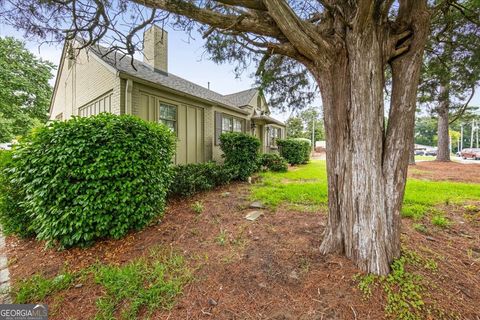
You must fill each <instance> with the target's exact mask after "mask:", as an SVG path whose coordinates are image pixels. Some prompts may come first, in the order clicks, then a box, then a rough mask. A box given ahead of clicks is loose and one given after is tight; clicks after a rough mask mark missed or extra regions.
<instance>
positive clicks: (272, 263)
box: [7, 163, 480, 320]
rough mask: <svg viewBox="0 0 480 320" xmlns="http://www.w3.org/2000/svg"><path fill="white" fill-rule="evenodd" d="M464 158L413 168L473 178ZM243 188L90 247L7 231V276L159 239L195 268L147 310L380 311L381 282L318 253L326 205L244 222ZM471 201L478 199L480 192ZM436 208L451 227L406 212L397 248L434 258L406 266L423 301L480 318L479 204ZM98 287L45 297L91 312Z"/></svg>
mask: <svg viewBox="0 0 480 320" xmlns="http://www.w3.org/2000/svg"><path fill="white" fill-rule="evenodd" d="M465 167H468V168H464V167H459V166H457V164H454V163H451V164H437V163H421V164H418V165H417V166H416V167H415V169H416V171H415V173H410V176H413V177H417V178H428V179H434V178H435V177H440V175H441V174H444V175H445V174H446V176H447V177H451V178H453V177H457V176H463V177H465V178H464V180H466V181H468V182H479V183H480V172H477V169H478V168H474V167H473V166H465ZM417 171H418V172H417ZM446 171H448V172H446ZM478 171H480V170H478ZM459 172H462V173H463V174H459ZM450 173H451V175H450ZM472 177H473V178H472ZM472 179H473V180H472ZM249 188H250V186H249V185H248V184H232V185H229V186H226V187H224V188H221V189H218V190H214V191H211V192H207V193H203V194H199V195H196V196H194V197H192V198H190V199H188V200H184V199H183V200H177V201H172V202H170V204H169V208H168V211H167V213H166V215H165V217H164V219H163V221H161V223H158V224H155V225H152V226H150V227H148V228H146V229H145V230H143V231H139V232H135V233H131V234H130V235H129V236H127V237H126V238H124V239H122V240H118V241H112V240H106V241H102V242H99V243H97V244H96V245H94V246H93V247H91V248H88V249H72V250H64V251H57V250H55V249H45V248H44V244H42V243H39V242H36V241H33V240H20V239H17V238H15V237H9V238H8V239H7V250H8V251H7V254H8V257H9V262H10V273H11V277H12V281H13V283H14V284H15V283H18V281H19V280H21V279H24V278H27V277H29V276H31V275H33V274H35V273H43V274H44V275H46V276H55V275H56V274H57V273H58V272H59V271H61V270H62V268H68V269H70V270H80V269H82V268H85V267H87V266H89V265H92V264H94V263H96V262H97V261H98V262H101V263H113V264H122V263H124V262H126V261H129V260H131V259H133V258H135V257H138V256H141V255H144V254H146V253H147V252H148V248H151V247H152V246H157V245H161V246H171V247H172V248H174V249H175V250H178V251H179V252H181V253H183V255H185V256H186V257H187V259H188V261H190V264H191V266H192V268H195V271H194V280H193V281H192V282H191V283H190V284H188V285H187V286H186V287H185V289H184V292H183V294H182V295H181V296H180V297H179V298H178V300H177V304H176V306H175V307H174V308H173V309H172V310H160V311H158V312H157V313H156V314H155V315H154V316H153V317H152V319H277V320H280V319H287V320H289V319H300V320H320V319H385V318H386V316H385V311H384V306H385V303H386V299H385V295H384V294H383V291H382V289H381V288H377V290H374V292H373V296H372V297H370V298H369V299H366V298H365V297H364V295H363V294H362V293H361V292H360V290H359V289H358V283H357V282H356V281H354V280H353V278H354V276H355V275H356V274H358V273H359V271H358V270H357V269H356V268H355V267H354V266H353V265H352V263H351V262H349V261H348V260H347V259H345V258H343V257H341V256H337V255H327V256H323V255H321V254H320V253H319V251H318V248H319V246H320V242H321V238H322V232H323V230H324V228H325V223H326V213H325V212H317V213H311V212H292V211H291V210H289V209H286V208H278V209H276V210H270V211H269V210H265V214H264V215H263V216H262V217H260V218H259V219H258V220H257V221H254V222H252V221H247V220H246V219H245V215H246V214H247V213H248V212H249V211H250V210H251V209H249V208H248V205H249V204H250V201H249ZM225 192H229V194H225ZM195 201H202V202H203V204H204V207H205V209H204V211H203V212H202V213H201V214H198V215H197V214H195V213H194V212H193V211H192V209H191V204H192V203H194V202H195ZM475 204H476V205H479V206H480V201H479V202H478V203H475ZM442 209H443V210H445V211H447V212H448V216H449V218H451V219H452V220H454V221H455V224H454V225H453V226H452V227H450V228H448V229H439V228H436V227H434V226H431V225H428V232H427V233H420V232H418V231H416V230H415V229H414V228H413V222H412V221H410V220H404V221H403V235H402V241H403V245H404V247H407V248H409V249H411V250H415V252H417V253H418V254H419V255H421V256H422V257H425V258H432V259H434V260H435V261H436V262H437V264H438V269H437V270H436V271H435V272H428V271H426V270H424V269H422V268H418V270H412V272H415V273H418V274H421V275H423V276H424V279H425V282H426V283H427V284H428V288H429V289H428V293H427V295H426V298H425V300H426V301H425V302H426V304H427V305H429V304H430V305H432V306H434V307H435V308H439V309H441V310H443V311H444V312H445V313H444V316H442V318H445V319H453V318H454V316H457V317H458V318H459V319H479V318H478V315H480V305H479V303H478V302H479V301H480V213H479V212H477V213H474V212H473V213H472V212H468V213H467V212H466V211H465V209H464V208H463V207H454V206H450V207H444V208H442ZM425 223H426V224H428V221H427V222H425ZM220 234H224V235H225V236H226V239H227V241H226V242H225V244H224V245H221V244H220V243H219V241H218V237H219V235H220ZM101 295H102V288H101V287H99V286H98V285H96V284H94V282H93V281H92V280H91V279H89V280H87V281H86V282H85V283H83V286H82V287H80V288H71V289H68V290H65V291H62V292H60V293H59V294H57V295H56V296H55V297H53V298H52V297H51V298H48V299H47V301H46V303H48V304H49V309H50V310H51V312H52V315H51V317H50V318H51V319H92V318H94V317H95V313H96V307H95V301H96V299H97V298H98V297H100V296H101ZM425 319H438V317H433V316H432V317H426V318H425Z"/></svg>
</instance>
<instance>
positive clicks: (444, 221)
mask: <svg viewBox="0 0 480 320" xmlns="http://www.w3.org/2000/svg"><path fill="white" fill-rule="evenodd" d="M431 221H432V224H433V225H435V226H437V227H440V228H447V227H448V226H450V224H451V222H450V220H449V219H448V218H446V217H444V216H443V215H440V214H436V215H434V216H433V217H432V220H431Z"/></svg>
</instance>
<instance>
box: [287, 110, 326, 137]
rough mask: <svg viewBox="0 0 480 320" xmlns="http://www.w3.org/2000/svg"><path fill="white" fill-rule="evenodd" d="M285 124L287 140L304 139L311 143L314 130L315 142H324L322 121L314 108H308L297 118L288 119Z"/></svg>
mask: <svg viewBox="0 0 480 320" xmlns="http://www.w3.org/2000/svg"><path fill="white" fill-rule="evenodd" d="M285 124H286V125H287V136H288V137H289V138H306V139H308V140H310V141H311V139H312V130H313V129H314V130H315V141H319V140H325V129H324V127H323V120H322V117H321V114H320V112H319V110H318V109H316V108H308V109H305V110H303V111H301V112H299V113H298V115H297V116H294V117H290V118H288V119H287V121H286V123H285ZM313 127H315V128H313Z"/></svg>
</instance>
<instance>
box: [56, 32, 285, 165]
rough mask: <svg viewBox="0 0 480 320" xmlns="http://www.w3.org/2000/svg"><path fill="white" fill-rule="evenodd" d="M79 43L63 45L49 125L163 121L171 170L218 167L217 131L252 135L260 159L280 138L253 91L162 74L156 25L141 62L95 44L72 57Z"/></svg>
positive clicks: (164, 66)
mask: <svg viewBox="0 0 480 320" xmlns="http://www.w3.org/2000/svg"><path fill="white" fill-rule="evenodd" d="M79 44H80V41H74V42H71V43H66V44H65V45H64V48H63V52H62V57H61V61H60V66H59V68H58V73H57V79H56V83H55V87H54V92H53V96H52V101H51V105H50V120H66V119H69V118H71V117H72V116H81V117H87V116H91V115H95V114H98V113H100V112H111V113H114V114H132V115H136V116H138V117H140V118H142V119H144V120H147V121H157V122H161V123H164V124H165V125H167V126H168V127H170V128H171V129H172V130H173V131H174V132H175V134H176V136H177V150H176V157H175V163H177V164H185V163H198V162H204V161H209V160H215V161H221V159H222V158H221V150H220V146H219V136H220V135H221V134H222V132H228V131H240V132H245V133H248V134H252V135H255V136H256V137H258V138H259V139H260V141H261V152H263V153H267V152H276V149H277V147H276V140H277V139H279V138H283V137H285V125H284V124H283V123H282V122H281V121H278V120H276V119H274V118H272V117H271V116H269V114H270V110H269V107H268V104H267V102H266V100H265V98H264V97H263V96H262V95H261V94H259V92H258V90H257V89H250V90H245V91H241V92H236V93H232V94H229V95H222V94H219V93H217V92H214V91H212V90H209V89H207V88H204V87H202V86H200V85H197V84H195V83H192V82H190V81H188V80H186V79H183V78H180V77H178V76H175V75H173V74H171V73H169V72H168V59H169V57H168V34H167V32H166V31H164V30H163V29H161V28H159V27H158V26H152V27H151V28H149V29H148V30H146V32H145V34H144V52H143V54H144V59H143V62H141V61H138V60H136V59H133V60H132V58H131V57H130V56H125V55H124V54H122V53H119V52H117V51H114V50H109V49H108V48H105V47H102V46H98V45H96V46H90V47H88V48H86V49H83V50H80V52H79V53H78V54H72V52H74V50H73V49H72V48H74V47H75V46H78V45H79Z"/></svg>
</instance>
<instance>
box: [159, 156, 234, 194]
mask: <svg viewBox="0 0 480 320" xmlns="http://www.w3.org/2000/svg"><path fill="white" fill-rule="evenodd" d="M173 171H174V174H173V182H172V184H171V186H170V191H169V195H171V196H190V195H193V194H195V193H197V192H200V191H206V190H210V189H212V188H214V187H216V186H220V185H224V184H227V183H228V182H230V180H231V179H232V175H231V172H230V170H229V169H228V168H227V167H226V166H222V165H219V164H217V163H215V162H206V163H192V164H186V165H178V166H175V167H174V169H173Z"/></svg>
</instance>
